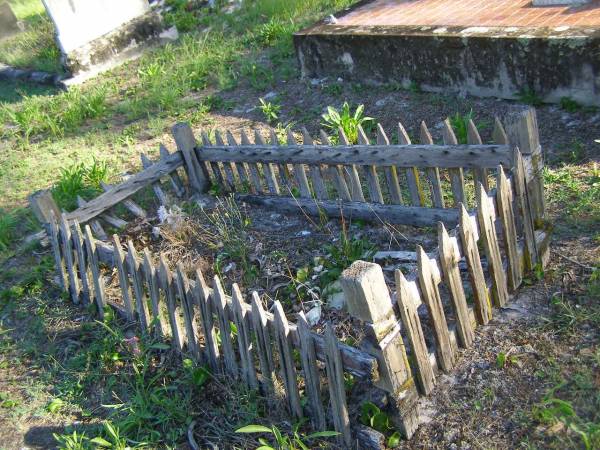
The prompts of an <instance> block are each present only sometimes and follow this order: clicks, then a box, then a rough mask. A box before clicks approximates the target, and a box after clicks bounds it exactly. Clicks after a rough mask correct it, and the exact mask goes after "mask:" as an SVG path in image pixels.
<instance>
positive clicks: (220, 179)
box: [200, 131, 231, 190]
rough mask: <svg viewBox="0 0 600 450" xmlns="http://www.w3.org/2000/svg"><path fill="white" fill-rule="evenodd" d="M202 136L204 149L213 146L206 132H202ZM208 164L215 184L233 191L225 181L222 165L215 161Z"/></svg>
mask: <svg viewBox="0 0 600 450" xmlns="http://www.w3.org/2000/svg"><path fill="white" fill-rule="evenodd" d="M200 136H201V138H202V145H203V146H204V147H210V146H211V145H212V143H211V142H210V139H209V137H208V134H206V131H202V132H201V133H200ZM206 164H208V165H209V166H210V168H211V171H212V176H213V179H214V182H215V183H216V184H217V185H219V186H221V187H224V188H225V189H226V190H229V189H231V187H230V186H228V184H227V181H226V179H225V175H224V173H223V168H222V166H221V163H218V162H214V161H213V162H207V163H206Z"/></svg>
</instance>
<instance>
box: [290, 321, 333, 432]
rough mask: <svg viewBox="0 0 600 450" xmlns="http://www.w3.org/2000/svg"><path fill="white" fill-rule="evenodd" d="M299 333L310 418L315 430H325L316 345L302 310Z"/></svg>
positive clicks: (298, 325)
mask: <svg viewBox="0 0 600 450" xmlns="http://www.w3.org/2000/svg"><path fill="white" fill-rule="evenodd" d="M296 323H297V328H298V335H299V336H300V361H301V363H302V373H303V375H304V386H305V390H306V392H307V397H308V408H309V411H310V419H311V422H312V425H313V427H314V429H315V430H325V429H326V427H327V422H326V420H325V411H324V410H323V400H322V399H321V380H320V378H319V368H318V366H317V357H316V355H315V346H314V343H313V340H312V339H311V336H310V326H309V325H308V322H307V321H306V316H305V315H304V312H302V311H300V313H299V314H298V320H297V322H296Z"/></svg>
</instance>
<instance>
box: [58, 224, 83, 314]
mask: <svg viewBox="0 0 600 450" xmlns="http://www.w3.org/2000/svg"><path fill="white" fill-rule="evenodd" d="M59 226H60V236H61V246H62V253H63V255H64V258H65V266H66V268H67V275H68V276H69V291H70V294H71V299H72V300H73V303H75V304H78V303H79V279H78V278H77V273H76V271H75V259H74V254H73V239H72V236H71V228H70V227H69V223H68V222H67V219H66V214H64V213H63V214H62V215H61V217H60V223H59Z"/></svg>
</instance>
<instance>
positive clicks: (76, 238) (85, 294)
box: [71, 221, 92, 305]
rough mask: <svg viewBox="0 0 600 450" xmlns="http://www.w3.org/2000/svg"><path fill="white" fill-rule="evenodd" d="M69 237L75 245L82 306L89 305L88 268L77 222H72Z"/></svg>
mask: <svg viewBox="0 0 600 450" xmlns="http://www.w3.org/2000/svg"><path fill="white" fill-rule="evenodd" d="M71 226H72V228H71V236H73V243H74V244H75V253H76V254H77V267H78V269H79V278H80V279H81V294H82V295H81V299H82V302H83V304H84V305H89V304H90V301H91V298H92V296H91V293H90V291H91V289H90V285H91V283H90V281H89V268H88V262H87V258H86V255H85V249H84V242H83V235H82V234H81V227H80V226H79V222H77V221H74V222H73V224H72V225H71Z"/></svg>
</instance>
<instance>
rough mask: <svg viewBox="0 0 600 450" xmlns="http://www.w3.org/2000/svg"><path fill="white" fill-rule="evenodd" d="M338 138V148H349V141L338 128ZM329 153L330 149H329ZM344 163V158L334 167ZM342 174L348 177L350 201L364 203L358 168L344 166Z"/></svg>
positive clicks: (352, 165)
mask: <svg viewBox="0 0 600 450" xmlns="http://www.w3.org/2000/svg"><path fill="white" fill-rule="evenodd" d="M338 136H339V144H338V147H340V146H345V147H346V148H351V145H350V141H349V140H348V137H347V136H346V134H345V133H344V130H343V129H342V127H340V128H339V129H338ZM336 150H337V148H336ZM330 151H331V149H330ZM345 163H346V158H344V162H340V163H337V164H335V165H340V164H345ZM344 173H345V174H346V175H347V176H348V183H349V184H350V195H351V197H352V200H353V201H355V202H364V201H365V196H364V194H363V191H362V186H361V184H360V177H359V176H358V168H357V167H356V165H354V164H351V165H349V166H344Z"/></svg>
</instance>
